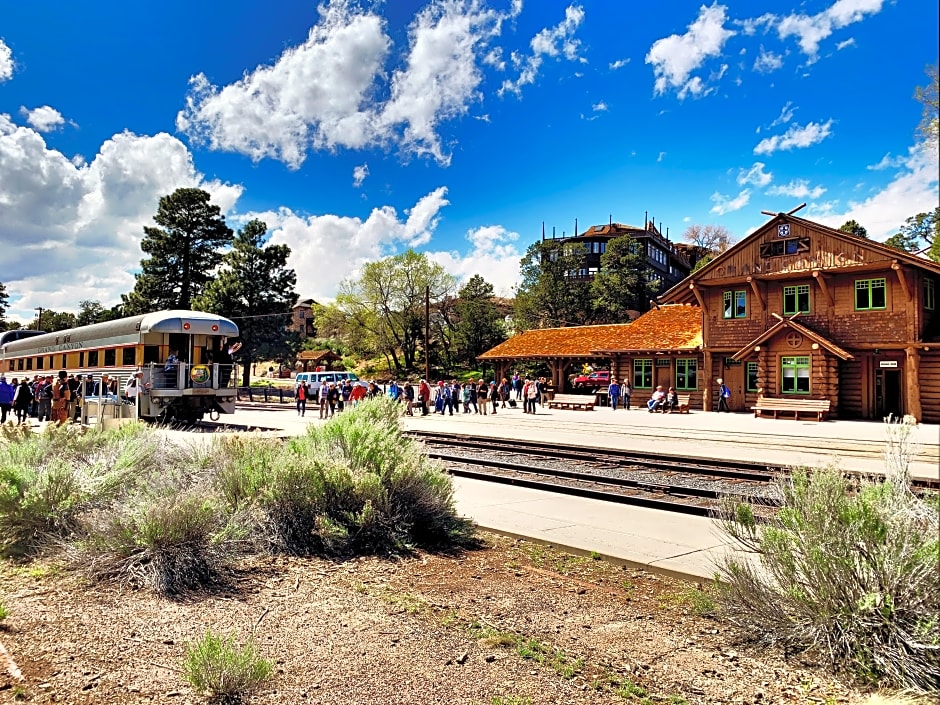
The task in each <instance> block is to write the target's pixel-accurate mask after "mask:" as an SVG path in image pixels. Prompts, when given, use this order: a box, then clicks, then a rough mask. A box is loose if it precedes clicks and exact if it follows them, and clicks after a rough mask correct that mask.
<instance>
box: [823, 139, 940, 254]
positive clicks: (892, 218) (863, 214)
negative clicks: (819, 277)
mask: <svg viewBox="0 0 940 705" xmlns="http://www.w3.org/2000/svg"><path fill="white" fill-rule="evenodd" d="M938 174H940V163H938V158H937V151H936V150H934V149H930V148H926V147H925V146H924V145H922V144H918V145H915V146H913V147H911V148H910V151H909V153H908V156H907V159H906V160H905V163H904V165H903V167H902V168H901V170H900V171H899V172H898V173H897V174H896V175H895V177H894V179H893V180H892V181H891V182H890V183H889V184H888V185H887V186H886V187H885V188H883V189H882V190H880V191H879V192H878V193H876V194H874V195H873V196H871V197H870V198H868V199H866V200H865V201H862V202H850V203H849V204H848V207H847V208H842V209H839V208H838V204H833V203H828V204H825V207H824V209H819V208H817V209H814V210H813V213H814V215H815V216H816V218H817V220H819V222H821V223H823V224H825V225H829V226H830V227H834V228H838V227H839V226H840V225H842V223H844V222H845V221H847V220H855V221H857V222H859V223H861V224H862V225H864V226H865V228H866V229H867V230H868V234H869V235H870V236H871V237H872V238H874V239H877V240H883V239H885V238H887V237H890V236H891V235H894V234H895V233H896V232H897V231H898V229H899V228H900V227H901V226H902V225H903V224H904V221H905V220H906V219H907V218H909V217H911V216H912V215H915V214H917V213H924V212H929V211H932V210H933V209H934V208H936V207H937V200H938Z"/></svg>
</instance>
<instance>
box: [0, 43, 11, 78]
mask: <svg viewBox="0 0 940 705" xmlns="http://www.w3.org/2000/svg"><path fill="white" fill-rule="evenodd" d="M11 78H13V52H12V51H10V47H8V46H7V45H6V43H4V41H3V40H2V39H0V83H2V82H3V81H9V80H10V79H11Z"/></svg>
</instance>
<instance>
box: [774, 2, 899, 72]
mask: <svg viewBox="0 0 940 705" xmlns="http://www.w3.org/2000/svg"><path fill="white" fill-rule="evenodd" d="M883 4H884V0H836V2H834V3H833V4H832V5H831V6H830V7H828V8H827V9H825V10H823V11H822V12H820V13H818V14H815V15H804V14H793V15H787V16H786V17H783V18H782V19H781V20H780V21H779V23H778V24H777V34H778V35H779V36H780V38H781V39H786V38H787V37H793V36H795V37H797V43H798V44H799V46H800V50H801V51H802V52H803V53H804V54H805V55H806V56H807V58H808V61H809V63H813V62H814V61H815V60H816V58H817V55H818V54H819V44H820V43H821V42H822V41H823V40H824V39H827V38H828V37H829V36H830V35H832V33H833V32H834V31H835V30H837V29H842V28H843V27H847V26H849V25H850V24H854V23H856V22H861V21H862V20H863V19H865V16H866V15H874V14H878V13H879V12H881V7H882V5H883Z"/></svg>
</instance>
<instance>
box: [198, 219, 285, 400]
mask: <svg viewBox="0 0 940 705" xmlns="http://www.w3.org/2000/svg"><path fill="white" fill-rule="evenodd" d="M267 230H268V226H267V225H266V224H265V223H263V222H262V221H260V220H252V221H249V222H248V223H246V224H245V227H243V228H242V229H241V230H239V231H238V235H237V236H236V237H235V241H234V243H233V245H232V249H231V250H230V251H229V252H227V253H226V254H225V255H224V256H223V258H222V269H221V270H220V271H219V273H218V276H217V277H216V278H215V280H214V281H212V282H211V283H210V284H209V285H208V286H207V287H206V289H205V292H204V293H203V294H202V295H201V296H200V297H199V298H197V299H195V301H194V305H195V306H196V307H197V308H198V309H200V310H204V311H209V312H211V313H217V314H220V315H223V316H227V317H229V318H231V319H232V320H234V321H235V323H236V324H237V325H238V329H239V333H240V340H241V342H242V348H241V350H240V351H239V354H238V361H239V362H240V363H241V366H242V379H243V384H245V385H248V383H249V378H250V372H251V363H252V362H255V361H257V360H284V359H286V358H287V357H289V356H290V355H291V354H292V353H293V351H294V347H296V345H297V344H298V343H299V341H298V340H297V339H296V336H294V335H291V334H290V333H289V332H288V331H287V325H288V324H289V323H290V317H291V306H293V305H294V303H295V302H296V301H297V294H296V292H295V291H294V287H295V286H296V285H297V275H296V273H295V272H294V270H293V269H290V268H289V267H288V266H287V259H288V257H290V248H289V247H288V246H287V245H270V244H266V243H267Z"/></svg>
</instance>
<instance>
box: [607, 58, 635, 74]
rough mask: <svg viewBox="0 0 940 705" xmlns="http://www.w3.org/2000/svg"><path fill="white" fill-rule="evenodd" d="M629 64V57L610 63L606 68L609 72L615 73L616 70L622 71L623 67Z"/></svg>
mask: <svg viewBox="0 0 940 705" xmlns="http://www.w3.org/2000/svg"><path fill="white" fill-rule="evenodd" d="M629 63H630V57H627V58H626V59H617V60H616V61H612V62H610V64H608V68H609V69H610V70H611V71H616V70H617V69H622V68H623V67H624V66H626V65H627V64H629Z"/></svg>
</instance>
